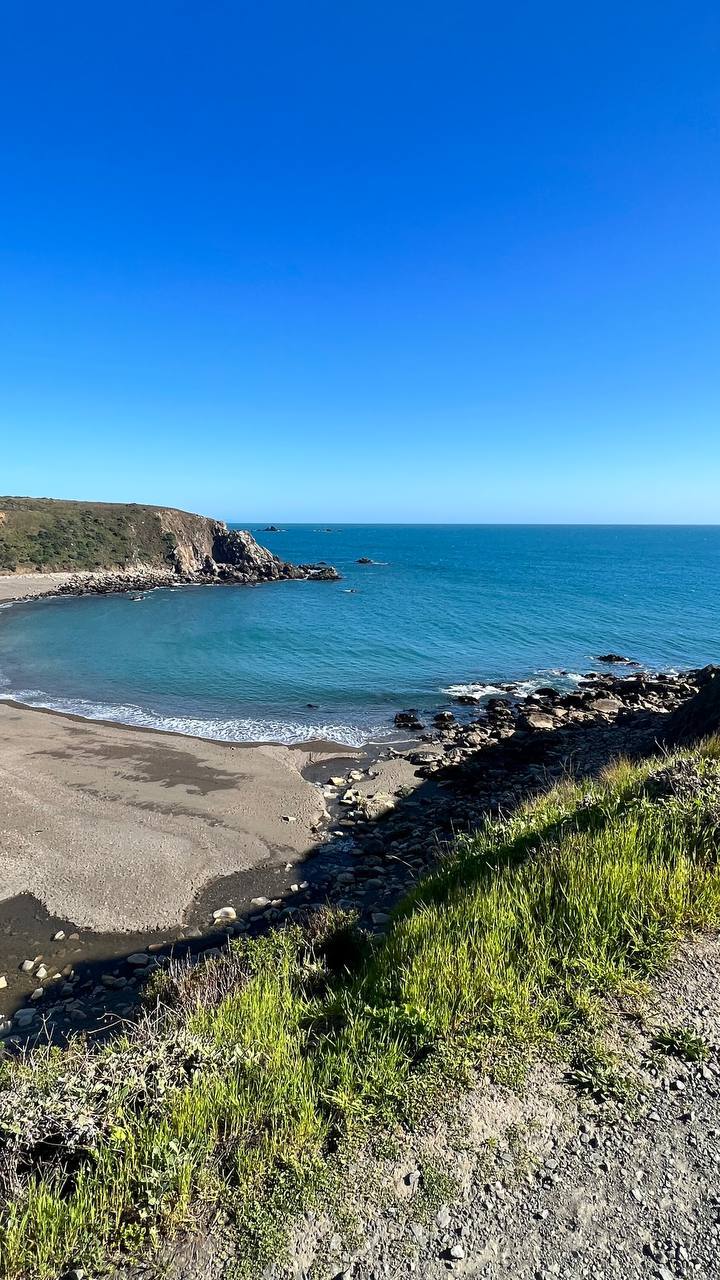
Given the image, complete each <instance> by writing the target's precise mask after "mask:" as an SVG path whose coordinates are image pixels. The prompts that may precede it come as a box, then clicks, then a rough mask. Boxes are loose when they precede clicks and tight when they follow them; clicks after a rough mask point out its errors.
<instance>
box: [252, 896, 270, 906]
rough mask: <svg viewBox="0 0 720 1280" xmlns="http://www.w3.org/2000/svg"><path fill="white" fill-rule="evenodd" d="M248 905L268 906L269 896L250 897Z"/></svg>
mask: <svg viewBox="0 0 720 1280" xmlns="http://www.w3.org/2000/svg"><path fill="white" fill-rule="evenodd" d="M250 906H251V907H269V906H270V899H269V898H263V897H259V898H251V899H250Z"/></svg>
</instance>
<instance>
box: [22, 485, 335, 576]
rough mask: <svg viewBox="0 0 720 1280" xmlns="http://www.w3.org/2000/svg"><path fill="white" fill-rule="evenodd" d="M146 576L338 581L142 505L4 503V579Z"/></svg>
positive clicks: (329, 571) (202, 519)
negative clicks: (40, 575)
mask: <svg viewBox="0 0 720 1280" xmlns="http://www.w3.org/2000/svg"><path fill="white" fill-rule="evenodd" d="M61 571H66V572H70V573H94V574H122V575H128V576H130V575H132V576H134V577H136V576H138V575H142V574H147V575H149V576H153V575H156V576H158V577H162V578H163V579H167V578H175V579H178V580H180V581H184V582H196V581H210V580H214V581H230V582H263V581H273V580H277V579H281V578H321V579H336V578H337V577H338V576H339V575H338V573H337V571H336V570H335V569H333V568H331V566H329V565H325V564H319V565H294V564H289V563H288V562H287V561H284V560H280V559H279V558H278V556H275V555H273V554H272V552H270V551H268V550H266V548H265V547H261V546H260V544H259V543H257V542H256V541H255V539H254V538H253V537H252V535H251V534H250V533H247V532H246V531H244V530H236V529H228V527H227V525H226V524H225V523H224V521H222V520H212V519H210V518H208V517H207V516H199V515H194V514H193V513H192V512H189V511H178V510H176V509H174V508H172V507H151V506H142V505H139V504H137V503H108V502H65V501H62V500H59V499H56V498H10V497H6V498H2V497H0V573H43V572H45V573H51V572H61Z"/></svg>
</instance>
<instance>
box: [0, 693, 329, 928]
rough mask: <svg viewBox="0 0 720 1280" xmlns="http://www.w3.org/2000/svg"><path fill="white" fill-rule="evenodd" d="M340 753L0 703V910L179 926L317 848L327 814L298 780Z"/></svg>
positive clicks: (107, 924) (91, 922) (313, 791)
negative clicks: (22, 906) (212, 885)
mask: <svg viewBox="0 0 720 1280" xmlns="http://www.w3.org/2000/svg"><path fill="white" fill-rule="evenodd" d="M339 754H340V751H339V749H338V750H337V751H335V752H333V751H332V750H331V749H329V750H327V751H320V752H318V751H308V750H303V751H299V750H296V749H294V748H289V747H283V746H245V745H241V744H231V743H216V742H208V741H205V740H201V739H195V738H184V737H178V736H177V735H170V734H164V733H156V732H154V731H152V730H150V731H147V730H145V731H142V732H138V731H137V730H136V729H132V728H125V727H123V726H120V725H110V724H104V723H97V722H94V721H86V720H80V719H70V718H69V717H66V716H59V715H54V714H51V713H45V712H41V711H38V710H35V709H28V708H25V707H20V706H18V705H17V704H14V703H0V894H1V895H2V900H7V899H11V898H13V897H15V896H17V895H20V894H23V893H31V894H32V895H33V896H34V897H35V898H37V899H39V901H40V902H41V903H42V904H43V905H44V906H45V908H46V909H47V911H48V912H49V913H50V915H52V916H54V917H58V918H62V919H65V920H69V921H73V922H74V923H75V924H76V925H77V926H80V927H82V928H89V929H93V930H98V931H101V932H112V933H116V932H120V931H125V930H127V931H130V932H139V931H142V930H154V929H162V928H166V927H171V926H173V925H178V924H180V923H181V922H182V920H183V918H184V916H185V914H186V912H187V910H188V908H189V906H190V904H191V903H192V901H193V899H194V898H195V897H196V895H197V894H198V893H199V892H200V890H201V889H202V888H203V887H204V886H205V885H206V884H208V883H209V882H210V881H212V880H214V879H217V878H218V877H220V876H226V875H229V874H231V873H233V872H238V871H243V870H248V869H250V868H252V867H255V866H258V865H260V864H265V865H278V864H280V863H283V864H284V863H285V862H286V861H288V860H293V859H297V858H298V857H300V856H302V855H303V854H305V853H307V852H308V851H309V850H310V849H311V848H312V847H313V845H314V844H316V843H317V838H318V833H319V832H320V831H321V830H322V828H323V826H324V825H325V823H326V820H327V811H326V808H325V803H324V800H323V796H322V792H321V791H320V789H319V788H318V787H315V786H313V785H312V783H310V782H308V781H306V780H305V778H304V777H303V776H302V773H301V770H302V768H303V767H304V766H306V765H310V764H312V763H313V761H316V760H317V759H318V756H321V757H322V758H326V759H328V761H330V760H331V759H332V758H333V755H339ZM342 754H343V755H344V756H346V755H347V751H346V750H343V752H342ZM288 819H290V821H288ZM0 906H1V902H0Z"/></svg>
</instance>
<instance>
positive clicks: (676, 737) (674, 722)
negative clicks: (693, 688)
mask: <svg viewBox="0 0 720 1280" xmlns="http://www.w3.org/2000/svg"><path fill="white" fill-rule="evenodd" d="M698 675H699V677H700V678H699V680H698V683H699V684H700V689H699V690H698V692H697V693H696V694H695V696H694V698H690V699H689V700H688V701H687V702H684V703H682V705H681V706H679V707H678V708H677V710H676V711H673V712H671V714H670V715H669V716H668V718H667V720H666V721H665V725H664V727H663V733H662V738H663V741H664V742H666V743H667V744H668V746H676V745H677V746H679V745H680V744H682V743H684V742H697V741H698V740H699V739H700V738H707V737H709V735H710V734H713V733H719V732H720V667H717V666H708V667H703V669H702V671H701V672H699V673H698Z"/></svg>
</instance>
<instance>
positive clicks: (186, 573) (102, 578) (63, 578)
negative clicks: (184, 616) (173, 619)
mask: <svg viewBox="0 0 720 1280" xmlns="http://www.w3.org/2000/svg"><path fill="white" fill-rule="evenodd" d="M212 550H213V553H212V555H206V556H205V557H204V558H203V559H202V561H201V562H199V563H193V562H192V561H190V560H189V559H188V557H183V558H179V557H178V558H177V560H176V562H175V564H174V565H173V566H172V567H170V566H169V567H167V568H163V567H161V566H157V565H151V564H137V565H134V566H132V567H130V568H126V569H103V570H98V571H96V572H82V573H68V574H67V575H60V574H54V575H53V577H54V579H55V581H53V584H52V586H50V587H48V589H47V590H44V591H38V592H35V591H34V592H33V593H32V595H31V596H27V597H22V596H21V597H19V598H20V599H23V598H27V599H30V598H32V599H36V600H38V599H46V598H48V597H50V596H88V595H112V594H117V593H119V592H132V591H152V590H155V589H156V588H158V587H165V588H167V587H180V586H215V585H218V584H220V585H228V586H231V585H236V586H257V585H258V584H259V583H261V582H285V581H314V582H339V581H340V577H341V575H340V574H339V573H338V571H337V569H335V568H334V567H333V566H332V565H329V564H325V563H324V562H323V563H319V564H291V563H290V562H289V561H287V560H281V559H280V558H279V557H278V556H275V555H273V554H272V552H270V551H268V550H267V549H266V548H265V547H261V546H260V544H259V543H258V542H256V541H255V539H254V538H253V537H252V535H251V534H249V533H247V532H246V531H245V530H241V529H231V530H228V531H223V532H221V533H219V534H218V535H217V536H216V537H215V540H214V543H213V549H212ZM38 576H41V575H38Z"/></svg>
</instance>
